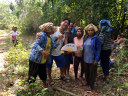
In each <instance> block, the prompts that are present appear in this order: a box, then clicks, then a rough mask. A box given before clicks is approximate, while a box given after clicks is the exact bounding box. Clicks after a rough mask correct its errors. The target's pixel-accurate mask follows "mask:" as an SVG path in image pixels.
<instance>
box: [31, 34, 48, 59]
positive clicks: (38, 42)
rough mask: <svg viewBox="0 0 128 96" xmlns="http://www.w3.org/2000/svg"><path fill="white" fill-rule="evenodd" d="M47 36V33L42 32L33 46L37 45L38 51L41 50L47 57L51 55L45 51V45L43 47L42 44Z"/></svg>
mask: <svg viewBox="0 0 128 96" xmlns="http://www.w3.org/2000/svg"><path fill="white" fill-rule="evenodd" d="M40 35H41V33H40ZM45 38H46V37H45V35H44V34H42V35H41V37H40V38H39V39H36V41H35V44H34V46H33V47H35V49H36V50H37V51H39V52H41V54H42V55H43V56H44V57H45V58H47V57H48V56H49V53H47V52H45V50H44V49H45V47H41V44H42V43H44V42H46V41H45Z"/></svg>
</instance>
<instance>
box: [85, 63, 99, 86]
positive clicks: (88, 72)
mask: <svg viewBox="0 0 128 96" xmlns="http://www.w3.org/2000/svg"><path fill="white" fill-rule="evenodd" d="M84 71H85V78H86V82H87V85H90V86H91V88H94V82H95V78H96V71H97V66H95V65H94V64H89V63H84Z"/></svg>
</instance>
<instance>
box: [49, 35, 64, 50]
mask: <svg viewBox="0 0 128 96" xmlns="http://www.w3.org/2000/svg"><path fill="white" fill-rule="evenodd" d="M62 38H63V35H62V34H60V36H59V38H58V39H57V41H53V40H52V38H51V42H52V48H53V49H55V48H56V47H57V46H58V45H59V42H60V40H61V39H62Z"/></svg>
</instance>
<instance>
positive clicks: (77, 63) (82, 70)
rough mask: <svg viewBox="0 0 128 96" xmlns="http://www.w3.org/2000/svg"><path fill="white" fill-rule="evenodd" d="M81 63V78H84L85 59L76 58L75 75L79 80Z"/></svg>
mask: <svg viewBox="0 0 128 96" xmlns="http://www.w3.org/2000/svg"><path fill="white" fill-rule="evenodd" d="M79 63H81V74H80V76H81V77H83V73H84V62H83V58H82V57H77V56H75V57H74V73H75V77H76V78H77V74H78V67H79Z"/></svg>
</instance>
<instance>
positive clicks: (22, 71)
mask: <svg viewBox="0 0 128 96" xmlns="http://www.w3.org/2000/svg"><path fill="white" fill-rule="evenodd" d="M34 40H35V37H34V36H33V37H21V38H20V39H19V41H20V42H21V43H19V45H18V46H17V47H16V48H14V47H12V46H11V47H10V49H9V51H8V52H7V55H6V60H7V61H8V64H7V65H6V66H5V68H6V70H5V71H4V72H3V74H5V76H4V77H3V76H2V78H3V80H6V82H7V84H6V85H7V86H6V87H7V91H9V89H8V88H11V87H12V86H9V85H10V83H12V82H13V86H18V87H16V88H15V94H16V95H17V96H39V95H40V96H41V95H42V94H43V95H44V94H45V96H70V95H68V94H65V93H63V92H60V91H57V90H52V91H51V92H47V91H46V90H42V89H43V87H42V82H41V81H40V79H39V77H38V78H37V81H36V82H35V83H34V84H32V85H30V86H29V85H28V83H27V78H28V74H27V73H28V57H29V53H30V45H31V44H32V43H33V42H34ZM122 54H124V52H122ZM125 54H127V53H126V50H125ZM121 56H122V55H121V54H120V53H118V54H117V55H116V57H115V58H114V61H115V66H114V68H111V69H110V76H109V80H108V81H106V82H104V81H103V80H102V69H101V67H98V76H97V79H96V84H95V90H94V91H87V90H86V89H87V87H83V86H81V84H82V83H83V82H85V80H82V79H79V80H74V71H73V66H72V65H71V68H70V75H71V77H72V79H71V80H69V81H67V82H64V81H60V80H57V79H54V82H55V83H56V84H55V86H58V87H60V88H62V89H64V90H67V91H70V92H72V93H74V94H77V95H78V96H82V95H83V94H88V96H119V95H120V96H127V95H128V87H127V86H128V83H127V82H128V78H127V77H128V76H127V75H118V73H119V71H120V70H122V71H121V73H127V72H128V68H127V60H124V58H122V57H121ZM122 60H123V61H122ZM122 62H123V63H122ZM124 68H125V70H123V69H124ZM12 69H13V70H12ZM52 69H53V70H52V76H53V78H57V77H59V73H60V71H59V69H58V68H56V64H55V63H54V64H53V68H52ZM7 70H8V71H7ZM116 73H117V74H116ZM12 76H13V77H12ZM5 77H6V79H4V78H5ZM8 81H11V82H8ZM16 81H17V82H16Z"/></svg>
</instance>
